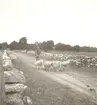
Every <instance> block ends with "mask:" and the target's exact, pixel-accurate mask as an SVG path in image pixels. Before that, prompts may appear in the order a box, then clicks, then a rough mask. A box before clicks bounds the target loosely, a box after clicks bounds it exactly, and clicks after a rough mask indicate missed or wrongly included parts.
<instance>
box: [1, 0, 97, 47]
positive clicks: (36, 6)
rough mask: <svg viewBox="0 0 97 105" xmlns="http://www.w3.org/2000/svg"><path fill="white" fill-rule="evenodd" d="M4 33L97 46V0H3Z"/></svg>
mask: <svg viewBox="0 0 97 105" xmlns="http://www.w3.org/2000/svg"><path fill="white" fill-rule="evenodd" d="M0 36H1V37H0V43H2V42H7V43H8V44H9V43H11V42H12V41H14V40H15V41H17V42H18V41H19V39H20V38H21V37H24V36H25V37H27V39H28V43H34V42H35V41H38V42H43V41H47V40H53V41H54V42H55V43H59V42H61V43H64V44H69V45H71V46H74V45H79V46H90V47H97V41H96V39H97V0H81V1H80V0H73V1H72V0H68V1H67V0H46V1H45V0H41V1H40V0H35V1H32V0H29V1H27V0H1V1H0Z"/></svg>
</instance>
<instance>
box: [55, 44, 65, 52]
mask: <svg viewBox="0 0 97 105" xmlns="http://www.w3.org/2000/svg"><path fill="white" fill-rule="evenodd" d="M55 50H59V51H65V44H63V43H57V44H56V45H55Z"/></svg>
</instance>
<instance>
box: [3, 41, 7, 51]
mask: <svg viewBox="0 0 97 105" xmlns="http://www.w3.org/2000/svg"><path fill="white" fill-rule="evenodd" d="M7 47H8V44H7V42H4V43H2V50H4V49H7Z"/></svg>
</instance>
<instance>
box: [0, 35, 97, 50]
mask: <svg viewBox="0 0 97 105" xmlns="http://www.w3.org/2000/svg"><path fill="white" fill-rule="evenodd" d="M38 44H39V47H40V49H41V50H44V51H50V50H56V51H75V52H97V48H96V47H89V46H83V47H81V46H79V45H75V46H71V45H69V44H64V43H57V44H54V41H53V40H48V41H43V42H38ZM6 48H9V49H10V50H28V51H29V50H35V43H32V44H28V43H27V38H26V37H22V38H20V39H19V42H16V41H12V42H11V43H10V44H8V43H7V42H4V43H0V49H6Z"/></svg>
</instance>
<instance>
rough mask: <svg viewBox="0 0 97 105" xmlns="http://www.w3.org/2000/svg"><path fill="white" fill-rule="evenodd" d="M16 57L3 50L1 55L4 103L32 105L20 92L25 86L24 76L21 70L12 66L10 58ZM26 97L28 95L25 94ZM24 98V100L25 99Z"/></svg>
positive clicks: (8, 104) (9, 104)
mask: <svg viewBox="0 0 97 105" xmlns="http://www.w3.org/2000/svg"><path fill="white" fill-rule="evenodd" d="M13 58H14V59H16V57H15V56H12V55H11V56H10V54H8V52H7V51H6V50H5V51H4V54H3V56H2V66H3V69H4V83H5V103H6V105H32V101H31V99H30V98H27V99H29V100H30V103H27V99H26V98H25V97H24V99H23V96H22V93H23V92H24V91H25V89H26V88H27V86H26V85H24V83H25V77H24V74H23V72H22V71H19V70H17V69H16V68H14V67H13V64H12V61H11V60H12V59H13ZM26 97H28V96H26ZM25 99H26V100H25Z"/></svg>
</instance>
